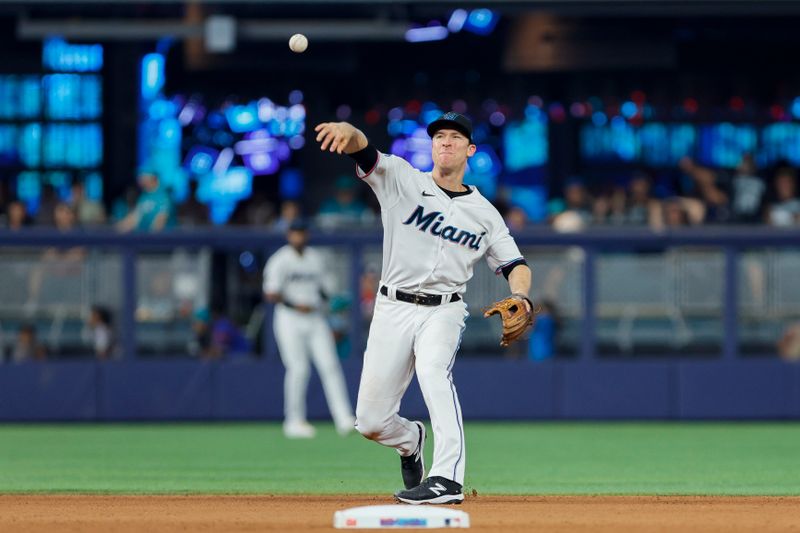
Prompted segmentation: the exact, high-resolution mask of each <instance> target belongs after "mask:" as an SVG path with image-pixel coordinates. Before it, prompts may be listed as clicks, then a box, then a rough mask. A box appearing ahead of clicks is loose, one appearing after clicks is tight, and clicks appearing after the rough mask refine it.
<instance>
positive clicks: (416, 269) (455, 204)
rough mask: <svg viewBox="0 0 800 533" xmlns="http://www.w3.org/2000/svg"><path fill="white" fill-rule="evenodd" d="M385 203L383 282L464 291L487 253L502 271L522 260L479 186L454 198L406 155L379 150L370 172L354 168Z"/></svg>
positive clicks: (405, 287)
mask: <svg viewBox="0 0 800 533" xmlns="http://www.w3.org/2000/svg"><path fill="white" fill-rule="evenodd" d="M356 173H357V175H358V176H359V177H360V178H362V179H363V180H364V181H366V182H367V183H368V184H369V186H370V187H371V188H372V190H373V191H374V192H375V195H376V196H377V197H378V202H379V203H380V205H381V220H382V221H383V232H384V238H383V268H382V272H381V281H382V283H383V284H385V285H390V286H394V287H395V288H396V289H400V290H405V291H412V292H425V293H431V294H445V293H452V292H457V293H463V292H464V290H465V289H466V283H467V281H469V279H470V278H471V277H472V271H473V266H474V265H475V263H476V262H477V261H478V260H479V259H480V258H482V257H484V256H485V257H486V261H487V263H488V264H489V267H490V268H491V269H492V270H494V271H495V273H496V274H499V273H500V271H501V270H502V268H503V267H504V266H505V265H508V264H510V263H512V262H514V261H516V260H518V259H521V258H522V254H520V252H519V248H518V247H517V245H516V243H515V242H514V239H513V238H512V237H511V235H510V234H509V231H508V228H507V227H506V225H505V222H504V221H503V218H502V217H501V216H500V213H498V212H497V209H495V208H494V206H493V205H492V204H491V203H489V201H488V200H487V199H486V198H484V197H483V196H482V195H481V194H480V193H479V192H478V190H477V189H476V188H475V187H472V192H471V193H470V194H465V195H462V196H456V197H455V198H450V197H449V196H448V195H447V194H446V193H445V192H444V191H443V190H442V189H440V188H439V187H438V186H437V185H436V183H435V182H434V180H433V176H432V174H431V173H430V172H422V171H419V170H417V169H415V168H414V167H412V166H411V165H410V164H409V163H408V162H407V161H405V160H404V159H402V158H399V157H395V156H392V155H387V154H383V153H380V152H379V153H378V161H377V162H376V164H375V168H373V169H372V170H371V171H370V172H369V173H364V172H363V171H362V170H361V169H360V168H358V167H356Z"/></svg>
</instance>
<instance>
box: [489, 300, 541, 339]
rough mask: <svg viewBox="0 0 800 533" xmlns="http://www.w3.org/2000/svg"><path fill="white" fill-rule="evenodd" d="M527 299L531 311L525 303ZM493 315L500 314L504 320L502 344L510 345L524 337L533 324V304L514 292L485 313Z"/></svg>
mask: <svg viewBox="0 0 800 533" xmlns="http://www.w3.org/2000/svg"><path fill="white" fill-rule="evenodd" d="M526 301H527V302H528V303H529V304H531V310H530V311H528V307H527V306H526V305H525V302H526ZM492 315H500V318H501V319H502V320H503V337H502V338H501V339H500V346H508V345H509V344H511V343H512V342H514V341H515V340H517V339H519V338H520V337H522V335H524V334H525V332H526V331H527V330H528V328H529V327H531V326H532V325H533V304H532V303H531V301H530V300H528V298H526V297H525V296H522V295H521V294H512V295H511V296H509V297H508V298H504V299H502V300H500V301H499V302H495V303H493V304H492V305H491V306H490V307H489V308H488V309H486V311H485V312H484V313H483V316H484V317H486V318H488V317H490V316H492Z"/></svg>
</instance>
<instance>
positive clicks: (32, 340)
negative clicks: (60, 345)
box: [11, 324, 47, 363]
mask: <svg viewBox="0 0 800 533" xmlns="http://www.w3.org/2000/svg"><path fill="white" fill-rule="evenodd" d="M46 357H47V349H46V348H45V347H44V345H43V344H40V343H39V341H38V340H37V338H36V327H35V326H34V325H33V324H23V325H22V326H20V328H19V331H18V332H17V340H16V342H15V343H14V348H13V350H12V352H11V361H13V362H14V363H23V362H25V361H42V360H44V359H45V358H46Z"/></svg>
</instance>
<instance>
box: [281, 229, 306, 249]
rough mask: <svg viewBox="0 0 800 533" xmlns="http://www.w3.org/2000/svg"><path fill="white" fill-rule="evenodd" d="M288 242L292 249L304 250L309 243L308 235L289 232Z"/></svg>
mask: <svg viewBox="0 0 800 533" xmlns="http://www.w3.org/2000/svg"><path fill="white" fill-rule="evenodd" d="M286 240H287V241H289V244H290V245H291V246H292V247H294V248H296V249H298V250H302V249H303V248H304V247H305V245H306V242H308V235H307V234H306V232H305V231H301V230H289V232H288V233H287V234H286Z"/></svg>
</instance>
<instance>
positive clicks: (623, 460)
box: [0, 423, 800, 495]
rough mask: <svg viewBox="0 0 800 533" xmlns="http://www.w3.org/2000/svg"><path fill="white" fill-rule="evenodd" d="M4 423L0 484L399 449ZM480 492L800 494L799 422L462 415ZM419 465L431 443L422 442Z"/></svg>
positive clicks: (355, 469)
mask: <svg viewBox="0 0 800 533" xmlns="http://www.w3.org/2000/svg"><path fill="white" fill-rule="evenodd" d="M317 427H318V429H319V434H318V436H317V438H315V439H313V440H308V441H288V440H286V439H284V438H283V436H282V434H281V431H280V425H278V424H266V423H264V424H255V423H254V424H163V425H152V424H148V425H116V424H110V425H78V424H73V425H0V492H5V493H8V492H17V493H19V492H26V493H32V492H37V493H48V492H53V493H54V492H62V493H63V492H93V493H131V494H140V493H153V494H159V493H271V494H287V493H311V494H327V493H347V494H356V493H378V494H380V493H391V492H393V491H394V490H396V489H398V488H400V487H399V485H400V477H399V461H398V459H397V456H396V454H395V452H394V451H393V450H390V449H388V448H384V447H382V446H378V445H377V444H375V443H372V442H369V441H367V440H365V439H364V438H362V437H361V436H360V435H358V434H352V435H350V436H348V437H345V438H342V437H339V436H337V435H336V433H335V432H334V431H333V428H332V426H331V425H330V424H327V425H325V424H317ZM466 431H467V453H468V455H467V460H468V462H467V481H466V489H467V490H468V491H469V490H471V489H473V488H474V489H476V490H477V491H478V492H479V493H481V494H708V495H728V494H730V495H735V494H738V495H745V494H747V495H800V459H798V456H799V454H800V452H798V443H800V424H794V423H793V424H789V423H755V424H744V423H732V424H729V423H710V424H708V423H703V424H700V423H698V424H677V423H597V424H595V423H592V424H590V423H519V424H513V423H497V424H495V423H467V425H466ZM426 451H427V453H426V458H427V459H426V464H428V465H429V464H430V455H431V452H432V443H431V442H430V441H429V442H428V447H427V450H426Z"/></svg>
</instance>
